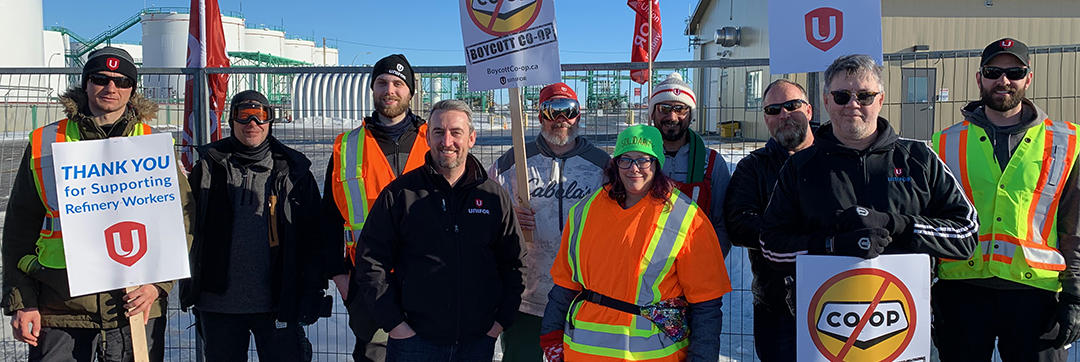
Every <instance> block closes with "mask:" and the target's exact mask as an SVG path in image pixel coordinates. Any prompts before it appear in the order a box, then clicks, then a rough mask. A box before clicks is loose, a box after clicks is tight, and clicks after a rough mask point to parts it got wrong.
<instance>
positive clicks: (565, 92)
mask: <svg viewBox="0 0 1080 362" xmlns="http://www.w3.org/2000/svg"><path fill="white" fill-rule="evenodd" d="M556 96H560V97H565V98H570V99H573V100H575V101H576V100H577V93H574V88H570V86H568V85H566V83H563V82H558V83H553V84H549V85H548V86H546V87H544V89H541V90H540V103H544V101H546V100H548V99H551V98H555V97H556Z"/></svg>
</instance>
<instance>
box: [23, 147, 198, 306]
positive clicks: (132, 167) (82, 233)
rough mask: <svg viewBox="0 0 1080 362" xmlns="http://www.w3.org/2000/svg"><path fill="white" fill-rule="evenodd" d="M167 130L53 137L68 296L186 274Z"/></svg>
mask: <svg viewBox="0 0 1080 362" xmlns="http://www.w3.org/2000/svg"><path fill="white" fill-rule="evenodd" d="M172 145H173V140H172V137H171V136H170V135H168V134H152V135H146V136H137V137H118V138H109V139H103V140H94V141H80V142H61V143H55V144H53V147H52V150H53V169H52V170H43V171H42V172H43V173H45V172H52V175H53V179H54V181H55V182H51V183H50V182H45V184H46V185H47V186H48V184H52V187H55V189H54V190H53V191H50V193H51V194H54V195H55V198H56V201H55V202H56V208H57V209H58V210H59V211H60V223H61V224H62V225H63V228H62V231H63V234H64V257H65V259H66V263H67V272H68V282H69V288H70V289H71V295H72V296H78V295H85V294H90V293H96V292H101V291H106V290H113V289H120V288H123V287H128V286H134V285H141V284H147V283H155V282H160V281H166V280H176V279H183V278H187V277H189V276H190V272H189V270H188V263H187V260H188V258H187V238H186V236H185V235H186V233H185V232H184V221H183V211H182V209H181V205H180V191H179V186H178V182H179V180H177V172H176V170H177V168H176V159H175V157H174V156H173V147H172Z"/></svg>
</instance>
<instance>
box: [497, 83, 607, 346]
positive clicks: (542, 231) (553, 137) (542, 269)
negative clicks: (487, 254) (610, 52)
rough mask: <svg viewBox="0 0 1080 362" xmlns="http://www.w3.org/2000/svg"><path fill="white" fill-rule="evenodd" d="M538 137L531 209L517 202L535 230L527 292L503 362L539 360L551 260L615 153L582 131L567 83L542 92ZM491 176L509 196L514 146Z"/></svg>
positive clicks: (531, 168) (531, 146) (533, 146)
mask: <svg viewBox="0 0 1080 362" xmlns="http://www.w3.org/2000/svg"><path fill="white" fill-rule="evenodd" d="M539 116H540V135H539V136H537V137H536V139H535V140H533V141H532V142H529V143H527V144H525V155H526V157H527V164H528V170H527V171H526V172H528V175H529V190H528V191H529V197H530V198H531V200H530V202H529V204H530V205H529V206H531V207H529V208H524V207H520V206H515V207H514V211H515V212H516V214H517V218H518V224H520V225H521V230H522V231H525V232H532V233H533V242H532V244H529V245H526V250H527V252H526V254H525V260H524V262H525V270H526V271H525V292H524V293H522V295H521V306H520V307H519V308H518V316H517V319H516V322H515V323H514V326H513V327H511V328H510V329H507V330H506V331H505V332H504V333H503V335H502V343H503V359H502V360H503V361H508V362H515V361H537V362H539V361H540V357H541V356H542V353H541V351H540V344H539V341H540V319H541V317H542V316H543V315H544V307H545V306H546V305H547V300H548V297H547V294H548V291H550V290H551V286H552V285H553V282H552V280H551V274H550V273H549V269H551V263H553V262H554V261H555V254H556V253H557V252H558V251H559V242H560V241H561V240H562V228H563V226H564V225H565V224H566V215H567V214H568V212H569V210H570V207H572V206H574V204H576V203H577V202H578V200H580V199H582V198H583V197H585V196H588V195H591V194H592V193H593V192H595V191H596V189H597V188H598V187H600V185H601V184H602V183H603V181H604V180H603V178H604V166H606V165H607V164H608V162H610V160H611V156H609V155H608V154H607V152H604V151H603V150H601V149H599V148H597V147H596V146H594V145H593V144H591V143H589V141H588V140H587V139H585V137H583V136H581V135H579V134H578V133H579V132H580V130H581V108H580V107H579V106H578V101H577V94H576V93H574V89H573V88H570V86H568V85H566V83H561V82H560V83H555V84H551V85H548V86H547V87H544V89H542V90H540V115H539ZM488 175H489V176H490V177H491V178H492V179H494V180H495V181H497V182H499V184H501V185H502V186H503V187H505V188H506V190H507V191H508V192H510V194H511V195H513V194H514V192H515V188H516V186H517V183H516V182H517V180H516V175H517V174H516V173H515V172H514V150H507V151H506V153H504V154H503V155H502V156H501V157H499V159H498V160H496V161H495V163H494V164H492V165H491V169H490V170H489V171H488Z"/></svg>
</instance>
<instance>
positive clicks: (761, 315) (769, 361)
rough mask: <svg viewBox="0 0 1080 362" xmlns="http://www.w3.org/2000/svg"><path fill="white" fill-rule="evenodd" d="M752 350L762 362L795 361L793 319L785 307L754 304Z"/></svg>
mask: <svg viewBox="0 0 1080 362" xmlns="http://www.w3.org/2000/svg"><path fill="white" fill-rule="evenodd" d="M754 350H756V351H757V356H758V359H761V361H762V362H773V361H777V362H780V361H794V360H795V317H793V316H791V313H790V312H788V309H787V305H780V306H778V307H776V308H769V307H768V306H765V305H762V304H758V303H754Z"/></svg>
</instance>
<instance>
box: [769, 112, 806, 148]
mask: <svg viewBox="0 0 1080 362" xmlns="http://www.w3.org/2000/svg"><path fill="white" fill-rule="evenodd" d="M807 128H808V126H807V124H806V123H803V122H799V121H797V120H794V119H789V120H787V121H785V122H784V124H783V125H781V126H780V129H778V130H776V134H775V135H773V138H775V139H776V142H779V143H780V145H781V146H784V148H786V149H789V150H793V149H795V147H798V146H799V145H801V144H802V143H803V141H804V140H806V129H807Z"/></svg>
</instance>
